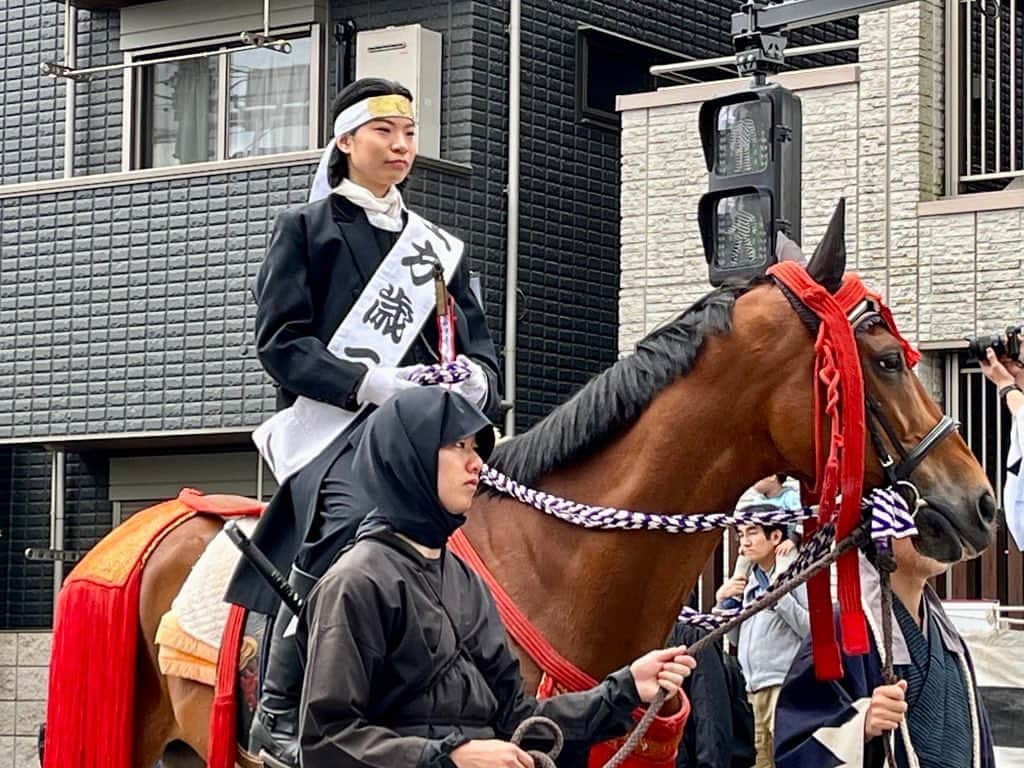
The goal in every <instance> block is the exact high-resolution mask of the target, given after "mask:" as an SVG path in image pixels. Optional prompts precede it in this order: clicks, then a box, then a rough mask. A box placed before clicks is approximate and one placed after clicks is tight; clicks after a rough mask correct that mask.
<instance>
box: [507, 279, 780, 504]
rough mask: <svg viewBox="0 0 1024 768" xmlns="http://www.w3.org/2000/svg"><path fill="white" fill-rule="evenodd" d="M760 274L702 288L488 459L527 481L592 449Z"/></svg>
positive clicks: (718, 324)
mask: <svg viewBox="0 0 1024 768" xmlns="http://www.w3.org/2000/svg"><path fill="white" fill-rule="evenodd" d="M766 280H767V278H756V279H755V280H753V281H750V282H744V283H733V284H726V285H723V286H722V287H720V288H717V289H716V290H714V291H712V292H711V293H709V294H707V295H706V296H704V297H703V298H701V299H700V300H698V301H697V302H696V303H695V304H693V306H691V307H690V308H689V309H687V310H686V311H684V312H683V313H682V314H680V315H678V316H677V317H675V318H673V319H672V320H670V321H668V322H666V323H664V324H663V325H661V326H660V327H658V328H656V329H655V330H654V331H652V332H651V333H650V334H648V335H647V336H645V337H644V338H643V339H641V340H640V341H639V342H637V345H636V351H635V352H634V353H633V354H632V355H629V356H627V357H624V358H622V359H621V360H619V361H618V362H616V363H615V364H614V365H613V366H612V367H611V368H608V369H607V370H605V371H603V372H602V373H600V374H598V375H597V376H595V377H594V378H593V379H591V380H590V381H589V382H588V383H587V384H586V385H585V386H584V387H583V389H581V390H580V391H579V392H577V393H576V394H575V395H573V397H572V398H571V399H570V400H568V401H567V402H566V403H564V404H562V405H560V406H559V407H558V408H556V409H555V410H554V411H552V412H551V413H549V414H548V415H547V416H546V417H544V419H543V420H542V421H540V422H539V423H537V424H536V425H534V426H533V428H532V429H530V430H529V431H528V432H525V433H523V434H522V435H519V436H518V437H514V438H512V439H510V440H507V441H504V442H502V443H501V444H500V445H498V446H497V447H496V448H495V449H494V453H493V454H492V455H491V457H490V460H489V461H488V463H489V464H490V466H492V467H494V468H496V469H498V470H499V471H501V472H504V473H505V474H506V475H508V476H509V477H511V478H513V479H515V480H518V481H519V482H520V483H524V484H526V485H530V484H532V483H535V482H537V480H538V478H540V477H541V476H542V475H545V474H547V473H548V472H551V471H552V470H553V469H555V468H556V467H559V466H562V465H564V464H568V463H570V462H573V461H578V460H580V459H582V458H584V457H585V456H587V455H589V454H591V453H594V452H595V451H597V450H598V449H599V448H601V447H602V446H603V445H605V444H606V443H607V442H608V441H609V440H610V439H611V438H612V437H614V436H615V435H617V434H618V433H619V432H620V431H621V430H622V429H623V428H624V427H626V426H628V425H630V424H632V423H633V422H634V421H635V420H636V419H637V418H638V417H639V416H640V414H641V413H642V412H643V411H644V410H645V409H646V408H647V406H648V405H650V403H651V401H652V400H653V399H654V398H655V397H656V396H657V395H658V393H659V392H661V391H662V390H663V389H664V388H665V387H667V386H668V385H669V384H671V383H672V382H673V381H674V380H675V379H677V378H679V377H680V376H684V375H685V374H687V373H688V372H689V371H690V369H691V368H692V367H693V363H694V360H696V358H697V353H698V352H699V351H700V347H701V344H702V343H703V342H704V339H705V338H707V337H708V336H715V335H720V334H728V333H729V332H730V331H731V330H732V308H733V305H734V304H735V303H736V299H737V298H739V297H740V296H742V295H743V294H744V293H746V292H747V291H748V290H750V289H751V288H752V287H754V286H756V285H760V284H762V283H764V282H766Z"/></svg>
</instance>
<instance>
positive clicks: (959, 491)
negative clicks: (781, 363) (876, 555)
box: [758, 202, 996, 563]
mask: <svg viewBox="0 0 1024 768" xmlns="http://www.w3.org/2000/svg"><path fill="white" fill-rule="evenodd" d="M844 218H845V217H844V205H843V203H842V202H841V203H840V204H839V206H838V207H837V208H836V212H835V214H834V215H833V217H832V221H831V222H830V223H829V227H828V230H827V232H826V233H825V236H824V237H823V239H822V241H821V243H820V244H819V245H818V248H817V250H816V251H815V253H814V256H813V257H812V259H811V261H810V263H809V264H808V267H807V271H808V273H809V274H810V275H811V277H813V278H814V280H815V281H816V282H817V283H818V284H819V285H821V286H823V287H824V288H826V289H827V290H828V291H829V292H830V293H833V294H835V293H836V292H837V291H838V290H839V288H840V286H841V284H842V281H843V275H844V272H845V270H846V247H845V233H844V229H845V222H844ZM769 290H770V292H771V293H772V294H775V296H774V297H768V296H765V295H764V292H763V291H758V293H761V295H762V297H763V298H762V300H771V302H772V305H773V310H772V314H773V315H775V316H777V317H778V318H779V319H780V321H781V322H782V325H783V326H784V327H783V328H778V333H777V339H779V340H780V343H781V344H782V345H785V344H786V343H788V344H790V345H793V344H795V343H797V342H796V341H795V339H796V336H797V335H798V331H797V330H796V327H797V326H804V327H803V329H802V330H803V334H804V337H803V341H802V346H803V347H804V348H803V349H802V350H801V351H800V352H799V353H798V354H797V355H796V356H795V357H794V359H793V360H792V366H791V370H790V371H789V372H788V373H785V374H781V375H782V376H783V377H784V378H785V382H784V386H782V387H777V388H776V389H775V392H776V393H777V394H776V395H773V396H772V399H771V401H770V402H769V404H768V412H769V413H768V416H769V429H770V431H771V432H772V438H773V441H774V442H775V445H776V446H777V447H778V449H779V451H780V453H782V455H783V456H784V457H785V459H786V461H787V463H788V464H789V465H790V466H791V467H792V469H793V471H795V472H796V473H798V474H799V475H801V477H802V479H803V480H805V481H807V482H813V480H814V475H815V457H814V455H813V450H809V448H808V443H809V442H813V441H808V440H807V435H808V434H811V435H813V434H814V431H815V430H816V429H819V428H820V426H819V425H816V424H815V423H814V413H815V409H814V400H813V390H812V387H811V386H810V380H811V379H810V377H809V376H808V375H807V373H808V366H809V365H812V364H813V363H812V359H813V351H812V350H810V349H809V348H808V347H809V345H808V344H807V339H808V338H809V334H808V331H807V327H806V320H807V315H806V313H805V315H804V321H805V322H801V321H800V320H796V319H795V318H796V317H797V313H796V312H795V311H794V308H793V306H791V302H790V300H789V299H788V298H786V297H785V296H784V295H783V293H782V291H781V290H778V289H769ZM783 305H784V308H783ZM877 309H878V308H875V307H872V306H871V305H870V304H869V305H868V306H867V307H865V308H864V309H863V310H862V311H861V312H860V313H858V315H857V316H855V317H853V319H852V322H853V324H854V327H855V331H856V339H857V345H858V350H859V354H860V363H861V369H862V372H863V376H864V389H865V394H866V396H867V400H868V407H867V409H866V420H867V427H868V443H867V446H866V460H865V490H868V489H871V488H876V487H879V486H884V485H889V484H891V483H892V481H893V480H894V479H899V480H904V481H905V482H903V483H902V486H903V490H905V491H907V493H906V494H905V495H907V496H909V497H910V498H909V500H910V501H911V503H913V502H914V501H915V500H916V499H915V493H916V494H919V498H920V502H919V503H918V510H917V515H916V520H917V526H918V529H919V531H920V535H919V536H918V537H917V538H916V539H915V544H916V546H917V548H918V550H919V551H920V552H921V553H922V554H924V555H926V556H928V557H931V558H934V559H936V560H939V561H942V562H947V563H949V562H955V561H958V560H961V559H963V558H967V557H973V556H975V555H977V554H978V553H979V552H981V551H982V550H983V549H985V548H986V547H987V546H988V544H989V543H990V540H991V536H992V529H993V523H994V521H995V515H996V506H995V500H994V498H993V495H992V489H991V487H990V486H989V483H988V480H987V478H986V476H985V473H984V471H983V470H982V468H981V466H980V465H979V464H978V461H977V460H976V459H975V458H974V456H973V454H972V453H971V451H970V449H969V448H968V447H967V444H966V443H965V442H964V440H963V439H962V438H961V437H960V435H959V434H958V433H955V432H954V433H953V434H949V431H951V430H950V429H945V430H943V429H942V427H940V428H939V429H938V430H936V427H937V425H940V422H942V419H943V415H942V412H941V411H940V409H939V407H938V405H937V404H936V403H935V401H934V400H933V399H932V398H931V396H930V395H929V394H928V392H927V391H926V390H925V388H924V386H923V384H922V383H921V381H920V380H919V379H918V377H917V375H916V374H915V373H914V372H913V370H912V369H911V367H910V364H909V362H908V360H907V355H906V347H905V346H904V343H903V342H902V340H901V339H899V338H898V337H897V336H896V335H895V334H894V333H893V332H892V330H893V329H891V328H890V326H889V325H888V323H887V322H886V320H885V318H884V317H883V316H882V315H881V314H880V313H879V312H878V311H877ZM786 310H788V312H789V316H788V317H786V318H785V320H784V321H783V320H782V315H783V314H784V312H785V311H786ZM793 348H794V349H795V347H793ZM794 413H800V414H802V415H801V417H799V419H798V421H797V423H794V421H793V414H794ZM951 426H952V425H950V427H951ZM795 428H796V429H795ZM826 429H827V428H826ZM805 430H806V431H805ZM798 432H802V435H797V434H796V433H798ZM943 432H944V433H945V434H943ZM872 433H873V434H872ZM919 446H920V447H921V448H922V449H923V451H920V450H917V449H918V448H919ZM922 453H923V458H920V456H921V454H922ZM887 457H892V459H893V466H892V467H890V468H889V469H886V468H885V467H884V466H883V461H884V460H885V459H886V458H887ZM919 458H920V462H919V463H915V462H916V461H917V460H918V459H919ZM894 473H895V477H894Z"/></svg>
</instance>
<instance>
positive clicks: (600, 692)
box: [471, 582, 641, 744]
mask: <svg viewBox="0 0 1024 768" xmlns="http://www.w3.org/2000/svg"><path fill="white" fill-rule="evenodd" d="M478 586H479V588H480V589H481V590H482V591H483V593H482V595H481V602H482V603H483V609H482V614H483V617H484V618H483V620H482V621H481V622H480V624H479V625H478V629H477V632H476V633H475V636H474V637H473V638H472V640H471V648H472V653H473V656H474V661H475V662H476V664H477V667H478V668H479V669H480V671H481V673H482V674H483V675H484V678H485V679H486V680H487V683H488V685H489V686H490V688H491V691H492V692H493V693H494V696H495V698H496V699H497V700H498V706H499V710H498V714H497V716H496V718H495V723H494V730H495V732H496V733H497V735H498V737H499V738H502V739H508V738H510V737H511V736H512V733H513V732H514V731H515V729H516V727H517V726H518V725H519V724H520V723H521V722H522V721H523V720H525V719H526V718H527V717H530V716H532V715H542V716H544V717H549V718H551V719H552V720H554V721H555V722H556V723H558V725H559V726H560V727H561V729H562V734H563V735H564V736H565V739H566V741H567V742H582V743H586V744H593V743H596V742H599V741H605V740H607V739H613V738H616V737H618V736H622V735H623V734H624V733H626V732H627V731H628V730H629V729H630V728H631V727H632V725H633V710H634V709H635V708H636V707H637V706H639V705H640V703H641V702H640V697H639V695H638V694H637V691H636V685H635V684H634V683H633V675H632V674H631V673H630V671H629V669H628V668H623V669H620V670H619V671H618V672H614V673H612V674H611V675H609V676H608V677H607V678H605V680H604V681H603V682H602V683H601V684H600V685H598V686H596V687H594V688H591V689H590V690H589V691H583V692H581V693H567V694H563V695H561V696H553V697H552V698H550V699H544V700H543V701H538V700H537V699H535V698H533V697H532V696H526V695H525V694H524V693H523V677H522V674H521V673H520V671H519V659H517V658H516V657H515V655H513V653H512V650H511V649H510V648H509V646H508V638H507V636H506V633H505V626H504V624H503V623H502V621H501V617H500V616H499V615H498V611H497V608H496V607H495V605H494V600H493V598H492V597H491V595H490V592H488V591H487V588H486V587H485V586H484V585H483V584H482V583H479V582H478Z"/></svg>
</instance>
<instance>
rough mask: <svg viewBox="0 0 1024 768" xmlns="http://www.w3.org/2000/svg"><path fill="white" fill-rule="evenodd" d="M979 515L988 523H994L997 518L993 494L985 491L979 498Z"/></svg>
mask: <svg viewBox="0 0 1024 768" xmlns="http://www.w3.org/2000/svg"><path fill="white" fill-rule="evenodd" d="M978 515H979V516H980V517H981V519H982V520H984V521H985V522H986V523H993V522H995V519H996V500H995V499H994V498H993V497H992V494H991V493H989V492H988V491H985V493H983V494H982V495H981V498H980V499H978Z"/></svg>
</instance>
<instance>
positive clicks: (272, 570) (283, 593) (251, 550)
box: [224, 520, 303, 616]
mask: <svg viewBox="0 0 1024 768" xmlns="http://www.w3.org/2000/svg"><path fill="white" fill-rule="evenodd" d="M224 533H226V534H227V535H228V538H229V539H231V542H232V543H233V544H234V545H235V546H236V547H238V550H239V551H240V552H241V553H242V557H244V558H245V559H246V560H247V561H248V562H249V565H251V566H252V567H253V568H255V569H256V572H257V573H259V575H260V576H262V577H263V578H264V580H266V582H267V584H269V585H270V588H271V589H273V590H274V594H276V595H277V596H278V597H280V598H281V602H282V603H284V604H285V605H287V606H288V609H289V610H290V611H291V612H292V613H293V614H295V615H296V616H298V615H299V611H301V610H302V602H303V601H302V598H301V597H299V593H298V592H296V591H295V589H294V588H293V587H292V585H291V584H289V583H288V579H286V578H285V576H284V574H283V573H281V572H280V571H279V570H277V568H276V567H275V566H274V564H273V563H272V562H270V559H269V558H268V557H267V556H266V555H264V554H263V553H262V552H261V551H260V550H259V548H258V547H257V546H256V545H255V544H253V543H252V540H251V539H250V538H249V537H248V536H246V535H245V533H244V532H243V531H242V529H241V528H239V527H238V523H237V522H236V521H235V520H228V521H227V522H226V523H225V524H224Z"/></svg>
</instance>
